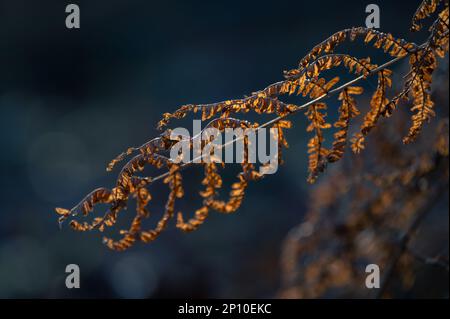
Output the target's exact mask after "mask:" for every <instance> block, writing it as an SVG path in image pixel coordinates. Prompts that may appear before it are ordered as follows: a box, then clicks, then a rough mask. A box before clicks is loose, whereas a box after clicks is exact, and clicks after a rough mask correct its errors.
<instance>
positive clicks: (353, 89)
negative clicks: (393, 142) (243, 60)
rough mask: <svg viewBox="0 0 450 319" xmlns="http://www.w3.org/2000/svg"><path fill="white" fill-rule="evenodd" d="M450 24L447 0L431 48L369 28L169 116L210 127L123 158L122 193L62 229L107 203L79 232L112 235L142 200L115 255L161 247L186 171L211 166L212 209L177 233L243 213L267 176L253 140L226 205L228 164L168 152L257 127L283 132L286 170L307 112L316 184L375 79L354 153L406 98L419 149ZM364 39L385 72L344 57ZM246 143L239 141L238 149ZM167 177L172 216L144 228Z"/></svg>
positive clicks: (95, 200)
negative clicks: (224, 167) (241, 92)
mask: <svg viewBox="0 0 450 319" xmlns="http://www.w3.org/2000/svg"><path fill="white" fill-rule="evenodd" d="M439 3H440V1H433V0H430V1H424V2H423V3H422V4H421V6H420V7H419V9H418V10H417V12H416V15H415V16H414V18H413V28H414V29H420V27H418V26H419V23H420V21H422V20H423V19H424V18H426V17H428V16H431V15H434V14H437V12H438V11H437V8H438V5H439ZM448 19H449V12H448V1H445V3H444V8H443V9H442V10H441V11H440V12H439V13H438V14H437V18H436V20H435V22H434V23H433V24H432V25H431V27H430V29H429V37H428V40H427V41H426V42H425V43H424V44H422V45H416V44H415V43H412V42H408V41H406V40H404V39H400V38H396V37H394V36H393V35H391V34H389V33H383V32H380V31H377V30H374V29H368V28H363V27H358V28H351V29H345V30H342V31H339V32H336V33H335V34H333V35H332V36H331V37H329V38H327V39H326V40H325V41H323V42H321V43H319V44H318V45H316V46H315V47H314V48H313V49H312V50H311V51H309V52H308V53H307V54H306V55H305V56H304V57H303V58H302V59H300V62H299V64H298V67H297V68H294V69H292V70H289V71H285V72H284V79H283V80H281V81H279V82H276V83H273V84H270V85H269V86H267V87H266V88H264V89H262V90H259V91H256V92H253V93H252V94H251V95H249V96H247V97H245V98H242V99H231V100H226V101H222V102H218V103H211V104H198V105H194V104H189V105H184V106H181V107H180V108H179V109H178V110H176V111H175V112H173V113H164V114H163V116H162V119H161V120H160V121H159V122H158V124H157V127H158V128H159V129H160V130H163V129H165V128H166V127H167V126H168V125H169V124H170V123H171V121H172V120H174V119H182V118H185V117H186V116H188V115H194V116H195V115H197V114H200V116H201V119H202V121H209V123H207V125H206V126H205V127H204V128H203V130H202V132H201V133H200V134H199V135H197V136H194V137H183V136H178V137H174V136H172V131H171V130H170V129H165V130H164V131H163V132H162V133H161V135H160V136H159V137H157V138H155V139H152V140H150V141H148V142H146V143H145V144H143V145H142V146H140V147H131V148H128V149H127V150H126V151H125V152H123V153H121V154H119V155H118V156H117V157H116V158H115V159H113V160H112V161H111V162H110V163H109V164H108V167H107V170H108V171H111V170H112V169H113V168H114V167H115V165H117V164H118V163H119V162H121V161H123V160H125V159H126V158H127V157H128V156H131V155H133V154H134V157H132V158H131V159H130V160H129V161H128V162H127V163H126V164H125V165H124V166H123V167H122V169H121V171H120V173H119V175H118V177H117V181H116V185H115V187H113V188H112V189H106V188H99V189H97V190H95V191H93V192H92V193H90V194H89V195H88V196H87V197H85V198H84V199H83V200H82V201H81V202H80V203H79V204H78V205H76V206H75V207H74V208H72V209H71V210H67V209H63V208H57V213H58V214H59V215H60V217H59V220H60V223H62V222H64V221H65V220H67V219H69V218H72V217H73V218H80V217H84V216H86V215H88V214H90V213H91V212H92V211H93V210H94V208H95V206H97V205H98V204H106V205H108V206H109V209H108V210H107V212H106V213H105V214H104V215H103V217H95V218H94V219H93V221H92V222H90V223H89V222H80V221H78V220H75V219H74V220H72V221H71V222H70V225H71V226H72V227H73V228H74V229H76V230H78V231H89V230H99V231H103V230H104V229H105V227H109V226H112V225H114V224H115V222H116V220H117V218H118V215H119V213H120V212H121V211H122V210H123V209H125V208H126V207H127V204H128V202H129V201H130V200H135V201H136V207H137V208H136V216H135V217H134V219H133V221H132V223H131V226H130V227H129V229H128V230H123V231H121V232H120V234H121V238H120V239H119V240H114V239H111V238H105V239H104V242H105V243H106V245H107V246H108V247H109V248H111V249H115V250H124V249H127V248H129V247H130V246H131V245H133V244H134V243H135V242H136V241H137V240H141V241H143V242H146V243H148V242H151V241H153V240H155V239H156V238H157V237H158V236H159V235H160V234H161V232H162V231H163V230H164V229H165V228H166V227H167V224H168V222H169V221H170V220H171V219H172V218H173V217H174V216H175V213H174V212H175V206H176V201H177V199H179V198H182V197H183V196H184V190H183V186H182V170H183V169H184V168H186V167H189V166H193V165H197V166H202V168H203V172H204V178H203V180H202V184H203V186H204V189H203V190H202V191H200V196H201V197H202V203H201V205H199V206H200V207H199V208H198V209H197V210H196V211H195V212H194V216H193V217H192V218H189V219H187V218H185V217H184V215H183V213H182V212H179V213H178V214H177V217H176V219H177V227H178V228H179V229H181V230H183V231H187V232H188V231H193V230H195V229H197V228H198V227H199V226H200V225H202V224H203V223H204V222H205V220H206V219H207V217H208V215H209V214H210V213H211V211H217V212H219V213H225V214H229V213H233V212H235V211H236V210H237V209H238V208H239V207H240V206H241V204H242V201H243V199H244V197H245V192H246V190H247V188H248V186H249V184H250V182H251V181H255V180H258V179H261V178H262V177H263V176H264V174H263V173H261V170H260V171H257V170H256V168H255V165H254V164H252V163H250V162H249V161H248V159H247V157H248V147H249V141H248V139H247V138H246V137H244V153H245V154H244V160H243V162H242V163H240V164H241V171H240V172H239V174H238V176H237V181H236V182H234V183H233V184H232V185H231V190H230V192H229V197H228V199H226V200H222V199H219V191H220V189H221V188H222V186H223V183H222V178H221V176H220V174H219V167H218V165H216V164H214V163H206V162H204V161H203V158H201V157H200V158H199V161H194V160H191V161H189V162H187V163H183V164H178V163H175V161H173V160H171V159H169V158H167V157H165V156H164V155H163V154H165V153H167V152H168V151H170V149H171V148H172V147H173V146H174V145H175V144H176V143H178V142H180V141H184V142H186V143H187V145H188V147H189V148H190V150H192V149H193V147H194V143H196V141H197V139H198V138H199V136H201V134H202V133H203V132H205V130H206V129H208V128H216V129H218V131H219V132H224V131H225V130H226V129H227V128H242V129H248V128H251V129H254V130H255V132H258V131H259V130H260V129H262V128H271V129H274V130H275V131H276V132H277V139H278V164H282V163H283V158H282V151H283V148H287V147H288V142H287V139H286V135H285V130H286V129H290V128H291V127H292V123H291V122H290V121H288V120H287V119H286V117H288V116H291V115H292V114H294V113H298V112H300V111H305V114H306V116H307V119H308V121H309V125H308V126H307V128H306V130H307V132H311V133H313V134H314V136H313V137H312V138H311V139H310V140H309V143H308V154H309V166H308V170H309V177H308V181H309V182H314V181H315V180H316V179H317V177H318V176H319V174H320V173H321V172H323V171H324V170H325V168H326V166H327V164H329V163H334V162H337V161H339V160H341V159H342V158H343V157H344V154H345V148H346V146H347V140H348V135H349V131H350V128H351V122H352V120H353V119H354V118H356V117H358V116H359V115H360V111H359V109H358V108H357V106H356V99H355V97H356V96H358V95H360V94H362V88H361V87H357V86H355V85H354V84H355V83H356V82H358V81H360V80H364V79H366V78H368V77H369V76H372V75H375V74H377V75H378V85H377V88H376V90H375V92H374V93H373V95H372V99H371V101H370V109H369V111H368V113H367V114H365V115H364V119H363V124H362V125H361V128H360V131H359V132H358V133H356V134H355V135H354V136H353V137H352V138H351V139H350V144H351V149H352V150H353V152H355V153H359V152H361V151H362V150H363V149H364V148H365V145H364V144H365V143H364V142H365V137H366V136H367V135H368V134H369V133H370V132H371V131H372V129H373V128H374V127H376V126H377V125H378V122H379V118H380V117H385V118H387V117H389V116H390V115H391V114H392V113H393V112H394V111H395V110H396V108H397V106H398V105H399V103H400V102H401V101H405V102H406V101H412V104H413V105H412V107H411V111H412V112H413V115H412V122H413V123H412V125H411V128H410V129H409V132H408V134H407V136H406V137H405V139H404V142H405V143H411V142H413V141H414V140H415V138H416V137H417V136H418V135H419V134H420V132H421V129H422V127H423V125H424V124H425V123H426V122H428V121H429V120H430V119H431V118H432V117H433V116H434V110H433V101H432V98H431V86H432V75H433V71H434V70H435V69H436V66H437V63H438V60H437V57H441V58H442V57H444V56H445V54H446V53H447V52H448V48H449V47H448V38H449V36H448V32H449V30H448V25H449V23H448ZM357 39H362V40H363V41H361V42H362V43H361V45H365V46H371V47H373V48H375V49H379V50H382V51H383V52H384V53H385V54H386V55H387V56H389V57H392V58H393V59H391V60H389V61H388V62H385V63H383V64H381V65H378V64H375V63H373V62H372V61H371V58H370V57H366V58H358V57H355V56H353V55H351V54H342V53H336V52H335V51H336V49H337V48H338V47H339V45H341V44H343V43H344V42H345V41H355V40H357ZM406 57H409V65H410V71H409V72H408V74H406V75H405V79H406V80H405V84H404V87H403V89H402V90H401V92H399V93H398V94H396V95H395V96H394V97H393V98H391V99H389V98H388V94H387V91H388V90H389V89H391V86H392V75H393V72H392V71H390V70H388V67H390V66H391V65H392V64H394V63H396V62H398V61H400V60H402V59H405V58H406ZM337 68H342V69H344V71H345V72H346V73H348V74H351V75H354V76H356V78H354V79H353V80H350V81H348V82H345V83H342V84H340V83H339V82H340V78H339V77H337V76H336V77H333V78H331V79H328V76H327V72H329V71H331V70H333V71H336V69H337ZM333 95H338V100H339V101H340V103H341V105H340V107H339V109H337V110H330V109H329V108H328V107H327V104H326V103H325V102H324V100H325V99H327V98H330V97H332V96H333ZM285 96H291V98H293V97H294V96H298V98H306V99H308V101H307V102H306V103H304V104H301V105H297V104H293V103H286V102H283V98H284V97H285ZM249 112H253V113H255V114H256V115H261V114H266V115H272V114H273V115H275V116H276V117H274V118H273V119H272V120H270V121H268V122H266V123H263V124H259V123H257V122H253V123H251V122H248V121H246V120H242V119H236V118H234V117H233V116H234V115H237V114H244V115H245V114H247V113H249ZM327 112H337V113H338V120H337V121H336V123H334V125H333V126H332V125H331V124H330V123H328V122H327V121H326V115H327ZM333 127H334V128H335V129H336V132H335V133H334V135H333V142H332V143H331V145H325V142H326V141H325V138H324V131H325V130H329V129H332V128H333ZM237 140H239V138H238V139H236V140H233V141H232V142H233V143H234V142H235V141H237ZM207 144H208V143H207V142H206V141H200V148H201V150H205V147H207ZM224 146H225V145H222V147H224ZM135 153H136V154H135ZM268 165H270V163H262V164H261V168H262V169H264V168H265V169H267V168H269V167H268ZM149 166H151V167H154V168H155V169H164V172H163V173H162V174H161V175H158V176H156V177H151V176H141V175H142V174H143V171H144V169H145V168H146V167H149ZM262 171H264V170H262ZM160 180H162V181H163V182H164V183H165V184H167V185H168V188H169V195H168V198H167V201H166V205H165V210H164V212H163V215H162V217H161V219H160V220H159V221H158V223H157V225H156V227H155V228H154V229H150V230H142V222H143V221H144V220H145V219H146V218H148V217H149V215H150V214H149V210H148V208H147V206H148V205H149V203H150V201H151V194H150V187H151V186H152V184H153V183H154V182H156V181H160ZM80 213H81V214H80ZM80 215H82V216H80Z"/></svg>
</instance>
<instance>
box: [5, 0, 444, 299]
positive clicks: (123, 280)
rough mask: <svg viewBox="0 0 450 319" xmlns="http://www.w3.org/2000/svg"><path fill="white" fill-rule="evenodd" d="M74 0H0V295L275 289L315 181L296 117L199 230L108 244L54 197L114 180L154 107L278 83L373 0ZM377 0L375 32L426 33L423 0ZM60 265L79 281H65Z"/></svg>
mask: <svg viewBox="0 0 450 319" xmlns="http://www.w3.org/2000/svg"><path fill="white" fill-rule="evenodd" d="M73 2H74V3H77V4H78V5H79V6H80V8H81V29H80V30H68V29H66V28H65V25H64V20H65V16H66V13H65V12H64V10H65V6H66V5H67V4H69V3H70V2H66V1H51V0H45V1H24V0H0V40H1V41H0V146H1V152H0V176H1V179H0V198H1V203H2V205H1V206H0V297H2V298H13V297H22V298H23V297H24V298H28V297H32V298H35V297H44V298H57V297H63V298H72V297H87V298H91V297H121V298H145V297H274V296H279V295H280V294H279V288H280V285H281V284H280V282H281V280H280V279H281V277H282V267H281V265H280V257H281V251H282V249H281V248H282V244H283V241H284V238H285V237H286V234H287V233H288V232H289V230H290V229H291V228H292V227H293V226H295V225H297V224H300V223H301V222H303V220H304V218H305V214H306V212H307V210H308V206H309V201H310V197H309V196H308V192H310V190H311V188H312V187H311V186H309V185H307V184H306V176H307V173H306V169H307V158H306V155H305V153H306V143H307V139H308V136H307V134H305V131H304V126H305V123H306V120H305V119H304V117H303V116H302V115H296V116H294V117H293V118H292V119H293V121H294V123H295V128H294V129H292V130H291V131H290V132H289V133H288V140H289V141H290V149H289V150H288V151H286V152H285V160H286V164H285V165H284V166H283V167H281V168H280V169H279V171H278V173H277V174H276V175H273V176H270V177H268V178H266V179H265V180H263V181H261V182H259V183H255V184H253V185H252V187H250V190H249V191H248V194H247V196H246V199H245V201H244V204H243V206H242V207H241V208H240V210H239V211H238V212H237V214H235V215H231V216H221V215H218V214H214V215H212V216H211V217H210V218H209V219H208V221H207V223H206V224H205V225H204V226H203V227H201V228H200V229H199V230H198V231H196V232H194V233H191V234H188V235H187V234H183V233H180V232H179V231H177V230H175V229H173V228H171V229H170V230H168V231H166V232H165V233H164V234H163V235H162V236H161V237H160V238H159V239H158V240H157V241H156V242H154V243H152V244H151V245H149V246H144V245H141V244H138V245H136V246H135V247H133V248H132V249H130V250H129V251H126V252H124V253H117V252H113V251H109V250H108V249H107V248H106V247H104V246H103V245H102V243H101V240H99V238H98V236H97V235H94V234H92V235H91V234H79V233H75V232H73V231H72V230H70V229H69V228H63V230H59V229H58V226H57V221H56V219H57V218H56V216H55V214H54V211H53V209H54V207H56V206H61V207H71V206H73V205H74V204H75V203H76V202H78V201H79V200H80V199H81V197H82V196H84V194H86V193H87V192H88V191H90V190H91V189H93V188H95V187H98V186H102V185H111V184H112V183H113V182H114V177H115V175H114V174H107V173H106V171H105V166H106V164H107V163H108V161H109V160H110V159H111V158H113V157H114V156H115V155H117V154H118V153H119V152H121V151H122V150H124V149H126V148H127V147H128V146H130V145H140V144H141V143H143V142H145V141H147V140H148V139H150V138H152V137H153V136H155V135H156V134H157V132H156V130H155V125H156V122H157V121H158V120H159V119H160V116H161V114H162V113H163V112H167V111H172V110H174V109H176V108H177V107H178V106H180V105H182V104H186V103H208V102H215V101H220V100H224V99H228V98H238V97H242V96H244V95H245V94H248V93H250V92H252V91H254V90H257V89H260V88H263V87H265V86H266V85H267V84H269V83H273V82H276V81H278V80H279V79H281V77H282V70H285V69H289V68H291V67H293V66H295V65H296V63H297V62H298V60H299V59H300V57H302V56H303V55H304V54H306V53H307V52H308V51H309V49H310V48H312V46H313V45H315V44H316V43H318V42H320V41H322V40H323V39H325V38H326V37H327V36H329V35H330V34H332V33H333V32H335V31H338V30H340V29H343V28H347V27H351V26H360V25H363V24H364V21H365V17H366V13H365V7H366V5H367V4H369V2H368V3H365V2H364V1H355V0H351V1H295V2H294V1H283V0H281V1H276V2H273V1H234V0H232V1H213V2H211V1H208V2H207V1H190V2H186V1H170V0H169V1H159V2H153V1H144V0H130V1H120V0H109V1H81V0H78V1H73ZM377 4H378V5H379V6H380V8H381V29H382V30H383V31H389V32H392V33H393V34H395V35H396V36H398V37H405V38H408V39H410V40H413V41H417V42H420V41H422V40H424V38H420V36H416V35H414V36H412V35H411V34H410V33H409V31H408V29H409V25H410V18H411V16H412V15H413V13H414V11H415V9H416V7H417V5H418V3H417V4H416V3H412V2H411V4H409V3H408V4H406V3H405V2H399V1H377ZM355 50H356V51H355ZM355 50H354V51H353V52H354V53H355V55H357V56H361V57H363V56H368V55H372V56H373V58H374V59H375V60H376V58H377V56H378V57H380V56H381V55H377V54H374V51H370V53H369V52H368V50H367V49H361V48H356V49H355ZM447 61H448V58H447ZM380 62H382V61H380ZM447 63H448V62H447ZM447 79H448V75H447ZM367 85H369V86H371V87H374V86H376V79H370V80H369V82H368V84H367ZM447 88H448V84H447ZM366 101H367V97H366ZM446 103H447V104H446V106H445V107H446V108H447V109H448V100H447V101H446ZM331 105H333V104H330V106H331ZM335 105H336V106H337V105H338V104H337V103H335ZM445 107H444V109H445ZM447 111H448V110H447ZM447 114H448V113H447ZM369 148H370V146H369ZM196 187H197V186H196V185H193V186H192V188H193V189H196ZM186 188H189V187H188V186H186ZM197 188H198V187H197ZM446 196H447V197H448V191H447V193H446ZM186 205H187V208H188V209H189V210H191V211H193V210H194V208H196V207H197V203H194V202H193V203H189V202H188V203H186ZM446 207H447V208H448V202H447V206H446ZM444 208H445V206H444ZM447 221H448V219H447ZM436 223H440V219H437V220H436ZM447 240H448V230H447ZM447 251H448V246H447ZM71 263H75V264H78V265H79V266H80V268H81V276H82V277H81V278H82V279H81V287H82V288H81V289H78V290H68V289H66V288H65V285H64V280H65V276H66V274H65V273H64V270H65V266H66V265H67V264H71ZM443 276H444V277H445V274H444V275H443ZM427 278H429V279H430V280H435V281H436V282H439V281H441V280H442V276H438V278H437V279H436V278H435V277H433V276H431V275H430V276H429V277H427ZM447 283H448V275H447ZM442 289H443V291H444V294H445V291H447V295H448V285H447V286H446V287H444V288H442ZM281 295H282V296H283V294H281ZM419 295H420V294H419ZM285 296H287V295H285ZM425 296H426V294H425Z"/></svg>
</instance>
